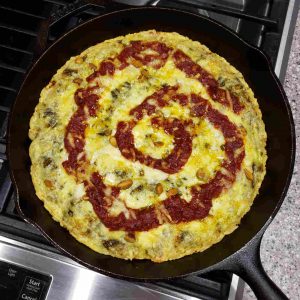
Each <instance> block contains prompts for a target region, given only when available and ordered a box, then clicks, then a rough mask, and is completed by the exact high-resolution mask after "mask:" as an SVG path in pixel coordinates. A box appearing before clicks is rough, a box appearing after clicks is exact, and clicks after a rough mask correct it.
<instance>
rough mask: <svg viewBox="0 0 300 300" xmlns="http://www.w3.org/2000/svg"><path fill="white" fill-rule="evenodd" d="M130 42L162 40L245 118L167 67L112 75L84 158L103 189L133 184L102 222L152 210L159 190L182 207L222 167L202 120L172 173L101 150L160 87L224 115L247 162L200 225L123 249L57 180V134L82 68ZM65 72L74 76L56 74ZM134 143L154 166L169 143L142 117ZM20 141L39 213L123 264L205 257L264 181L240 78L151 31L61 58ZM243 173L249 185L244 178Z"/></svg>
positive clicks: (256, 129) (121, 235)
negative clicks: (239, 133)
mask: <svg viewBox="0 0 300 300" xmlns="http://www.w3.org/2000/svg"><path fill="white" fill-rule="evenodd" d="M133 40H142V41H161V42H164V43H165V44H167V45H168V46H170V47H173V48H175V49H176V48H177V49H180V50H182V51H183V52H184V53H186V54H187V55H189V56H190V57H191V59H192V60H193V61H195V62H197V63H198V64H199V65H200V66H201V67H202V68H204V69H206V70H207V71H208V72H210V73H211V74H212V75H213V77H214V78H215V79H217V80H218V81H219V83H222V85H223V86H224V87H225V88H227V89H229V90H231V91H233V92H235V93H236V94H237V95H238V97H239V99H240V101H241V102H242V103H243V104H244V105H245V109H244V110H243V111H242V112H241V113H240V114H239V115H238V114H235V113H234V112H233V111H231V110H230V108H227V107H224V106H222V105H221V104H220V103H217V102H214V101H212V100H211V99H210V96H209V95H208V93H207V91H206V89H205V88H204V86H203V85H202V84H201V83H200V82H199V81H197V80H195V79H191V78H188V77H187V76H186V74H185V73H183V72H182V71H180V70H179V69H177V68H176V66H175V65H174V62H173V61H172V60H171V59H168V60H167V62H166V64H165V65H164V66H163V67H162V68H160V69H158V70H157V69H154V68H150V67H149V68H147V72H148V76H147V78H146V79H145V78H141V77H140V69H139V68H136V67H134V66H133V65H130V66H128V67H127V68H125V69H124V70H121V71H120V70H118V71H116V72H115V74H114V76H103V77H101V78H100V79H99V80H101V82H100V83H101V84H100V86H101V88H99V94H100V93H101V109H99V111H98V113H97V116H96V117H93V118H92V117H91V118H89V120H88V126H87V128H86V131H85V135H86V145H85V152H86V155H87V158H88V160H89V161H90V163H91V164H92V165H93V166H94V167H95V168H96V169H97V170H98V172H99V173H100V174H101V176H102V177H103V181H104V183H105V184H107V185H111V186H114V185H117V184H118V183H119V182H120V181H122V180H125V179H131V180H132V181H133V184H132V186H131V187H130V188H128V189H124V190H121V193H120V195H119V201H115V202H114V204H113V207H112V208H111V211H110V212H111V214H113V215H118V214H119V213H120V212H126V206H127V207H129V208H135V209H138V208H144V207H147V206H151V205H154V204H155V203H157V202H159V201H163V200H164V199H166V198H167V195H166V191H168V190H169V189H171V188H176V189H177V190H178V191H179V194H180V195H181V196H182V198H184V199H185V200H186V201H190V199H191V194H190V187H191V186H193V185H195V184H199V183H206V182H208V181H209V180H210V179H211V178H213V176H214V175H215V173H216V172H217V171H218V170H219V168H220V165H221V163H222V161H223V160H224V157H225V153H224V150H222V145H224V137H223V135H222V133H221V131H219V130H217V129H216V128H215V127H214V126H213V125H212V124H211V123H210V122H209V121H208V120H207V119H199V118H192V120H193V123H194V124H195V126H194V128H193V130H194V134H195V137H194V138H193V142H192V154H191V156H190V157H189V159H188V161H187V163H186V164H185V165H184V166H183V168H182V169H181V170H180V171H179V172H177V173H175V174H167V173H165V172H163V171H160V170H158V169H153V168H151V167H148V166H146V165H144V164H141V163H140V162H138V161H135V162H133V161H130V160H127V159H126V158H125V157H124V156H122V154H121V152H120V150H119V149H118V147H115V146H113V145H112V144H111V143H110V142H109V138H108V137H109V136H112V135H114V134H115V132H116V127H117V124H118V122H119V121H126V120H129V119H130V118H131V116H130V115H129V112H130V110H131V109H133V108H134V107H136V106H137V105H139V104H140V103H141V102H142V101H143V100H144V99H145V98H146V97H148V96H149V95H151V94H153V93H154V92H155V91H157V90H158V89H159V88H160V87H161V86H163V85H170V86H174V85H178V86H179V92H180V93H184V94H191V93H195V94H199V95H201V96H202V97H203V98H205V99H209V101H210V104H211V105H212V107H214V108H216V109H218V110H219V111H220V112H222V114H225V115H227V116H228V118H229V120H230V121H231V122H233V123H234V124H236V125H237V126H239V127H243V128H244V131H245V132H246V134H245V138H244V144H245V153H246V155H245V158H244V160H243V163H242V168H241V170H240V171H239V172H238V174H237V177H236V181H235V183H234V184H233V185H232V187H231V188H230V189H228V190H226V191H224V192H223V193H221V195H220V196H219V197H218V198H216V199H214V200H213V206H212V208H211V210H210V213H209V215H208V216H207V217H206V218H204V219H202V220H195V221H192V222H186V223H179V224H163V225H161V226H159V227H157V228H154V229H151V230H149V231H144V232H137V233H135V240H134V241H132V240H130V241H129V240H128V238H126V234H127V233H126V232H124V231H122V230H118V231H112V230H109V229H108V228H106V227H105V226H104V224H102V223H101V220H100V219H99V218H98V217H97V215H96V214H95V212H94V210H93V207H92V205H91V204H90V202H89V201H87V200H86V195H85V189H84V186H83V184H82V183H77V182H76V181H75V179H74V178H73V177H71V176H70V175H68V174H67V173H66V171H65V169H64V168H63V167H62V162H63V161H65V160H66V159H67V157H68V155H67V152H66V150H65V148H64V134H65V129H66V126H67V124H68V122H69V120H70V118H71V116H72V114H73V113H74V111H75V110H76V104H75V101H74V93H75V91H76V90H77V89H78V88H79V87H83V88H85V87H86V85H87V83H86V81H85V78H86V77H87V76H89V75H90V74H92V73H93V69H92V68H91V66H92V65H91V64H93V65H95V66H98V65H99V63H100V62H101V61H103V60H104V59H105V58H108V57H112V56H114V55H116V54H118V53H119V52H120V51H121V50H122V48H123V47H124V45H128V44H129V43H130V41H133ZM78 58H82V59H78ZM66 69H71V70H76V71H74V72H65V70H66ZM67 73H68V75H67ZM77 78H79V79H82V81H81V82H80V83H79V84H78V82H79V81H78V80H77V83H76V80H75V79H77ZM160 113H161V114H162V115H163V116H164V117H167V118H170V117H171V118H179V119H181V120H185V119H186V120H188V119H191V116H190V112H189V109H188V107H184V106H182V105H180V104H179V103H177V102H170V103H169V104H168V105H167V106H165V107H163V108H161V110H160ZM133 135H134V143H135V147H136V148H137V149H138V150H139V151H141V152H142V153H144V154H148V155H151V156H152V157H154V158H164V157H166V156H167V155H168V154H169V153H170V152H171V151H172V149H173V147H174V146H173V137H172V136H170V135H169V134H167V133H166V132H164V131H163V130H162V129H161V128H155V127H153V126H151V123H150V117H145V118H143V119H142V120H140V121H139V122H138V124H137V125H136V126H135V127H134V129H133ZM29 136H30V138H31V140H32V143H31V146H30V157H31V161H32V167H31V174H32V179H33V183H34V186H35V189H36V193H37V196H38V197H39V198H40V199H41V200H42V201H43V202H44V205H45V208H46V209H47V210H48V211H49V212H50V213H51V214H52V216H53V218H54V219H55V220H56V221H57V222H60V224H61V226H63V227H65V228H67V229H68V230H69V232H70V233H71V234H72V235H73V236H74V237H75V238H76V239H77V240H79V241H80V242H82V243H84V244H86V245H87V246H89V247H90V248H92V249H93V250H95V251H97V252H99V253H103V254H109V255H112V256H116V257H120V258H124V259H134V258H137V259H145V258H146V259H151V260H153V261H156V262H161V261H165V260H170V259H176V258H180V257H182V256H185V255H188V254H192V253H194V252H198V251H203V250H205V249H207V248H208V247H210V246H211V245H212V244H214V243H216V242H218V241H219V240H221V239H222V238H223V237H224V235H225V234H229V233H231V232H232V231H233V230H234V229H235V228H236V227H237V226H238V224H239V223H240V221H241V218H242V217H243V215H244V214H245V213H246V212H247V211H248V210H249V209H250V206H251V204H252V202H253V201H254V198H255V196H256V195H257V194H258V190H259V187H260V185H261V182H262V180H263V177H264V175H265V162H266V151H265V141H266V133H265V129H264V124H263V121H262V118H261V112H260V110H259V107H258V104H257V101H256V99H255V98H254V95H253V92H252V91H251V90H250V88H249V87H248V85H247V83H246V82H245V81H244V79H243V76H242V74H241V73H239V72H238V71H237V70H236V69H235V68H234V67H233V66H231V65H230V64H229V63H228V62H226V61H225V60H224V59H223V58H221V57H219V56H218V55H216V54H214V53H212V52H210V50H209V49H208V48H206V47H205V46H204V45H201V44H200V43H198V42H195V41H191V40H190V39H188V38H187V37H183V36H181V35H179V34H177V33H163V32H156V31H154V30H150V31H145V32H139V33H136V34H130V35H127V36H125V37H117V38H115V39H113V40H108V41H105V42H102V43H100V44H98V45H95V46H93V47H90V48H88V49H87V50H85V51H84V52H83V53H81V54H78V56H76V57H72V58H70V60H69V61H68V62H66V64H65V65H64V66H62V68H61V69H60V70H58V71H57V73H56V74H55V75H54V76H53V78H52V80H51V82H50V83H49V84H48V85H47V86H46V87H45V88H44V89H43V90H42V92H41V97H40V100H39V104H38V105H37V106H36V109H35V112H34V114H33V116H32V119H31V122H30V131H29ZM157 145H159V146H157ZM198 170H201V174H203V175H202V177H201V178H199V177H197V176H196V173H197V171H198ZM249 171H250V173H251V176H252V178H251V176H250V178H249ZM247 175H248V176H247ZM49 181H50V183H49ZM159 183H160V184H161V185H162V186H163V192H162V193H161V194H159V195H158V194H157V193H156V191H155V187H156V185H157V184H159Z"/></svg>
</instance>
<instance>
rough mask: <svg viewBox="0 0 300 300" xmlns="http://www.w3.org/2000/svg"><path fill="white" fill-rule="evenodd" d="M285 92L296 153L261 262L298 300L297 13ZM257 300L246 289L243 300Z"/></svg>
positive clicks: (299, 109) (299, 115)
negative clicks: (282, 200)
mask: <svg viewBox="0 0 300 300" xmlns="http://www.w3.org/2000/svg"><path fill="white" fill-rule="evenodd" d="M284 89H285V91H286V94H287V96H288V99H289V102H290V105H291V107H292V111H293V116H294V121H295V126H296V138H297V153H296V162H295V169H294V174H293V178H292V182H291V185H290V188H289V191H288V193H287V196H286V198H285V200H284V202H283V205H282V206H281V208H280V210H279V212H278V214H277V215H276V217H275V219H274V220H273V222H272V224H271V225H270V226H269V228H268V229H267V231H266V233H265V234H264V237H263V240H262V247H261V260H262V263H263V266H264V268H265V270H266V272H267V273H268V275H269V276H270V277H271V278H272V280H273V281H274V282H275V283H276V284H277V285H278V286H279V287H280V288H281V289H282V291H283V292H284V293H285V294H286V295H287V296H288V297H289V298H290V299H291V300H294V299H295V300H296V299H297V300H298V299H300V11H299V13H298V19H297V25H296V28H295V33H294V38H293V44H292V48H291V53H290V58H289V63H288V69H287V73H286V77H285V82H284ZM250 299H251V300H252V299H256V298H255V296H254V295H253V293H252V291H250V289H249V287H248V286H247V287H246V289H245V293H244V297H243V300H250Z"/></svg>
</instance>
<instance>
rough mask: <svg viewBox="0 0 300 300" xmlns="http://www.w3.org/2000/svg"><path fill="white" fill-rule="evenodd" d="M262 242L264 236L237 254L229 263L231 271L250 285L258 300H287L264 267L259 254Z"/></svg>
mask: <svg viewBox="0 0 300 300" xmlns="http://www.w3.org/2000/svg"><path fill="white" fill-rule="evenodd" d="M261 240H262V235H261V236H259V237H258V238H256V239H255V240H254V241H252V242H251V243H250V244H248V245H247V246H245V247H244V248H243V249H241V250H240V251H239V252H238V253H236V255H235V256H234V258H233V259H232V261H231V262H229V265H230V267H229V269H230V271H231V272H233V273H236V274H237V275H239V276H240V277H241V278H242V279H243V280H245V281H246V282H247V283H248V284H249V286H250V287H251V289H252V290H253V292H254V294H255V296H256V297H257V299H258V300H286V299H288V297H287V296H286V295H285V294H284V293H283V292H282V291H281V290H280V289H279V287H278V286H277V285H276V284H275V283H274V282H273V281H272V280H271V279H270V277H269V276H268V275H267V273H266V272H265V270H264V268H263V266H262V263H261V259H260V253H259V250H260V244H261ZM225 268H226V267H225Z"/></svg>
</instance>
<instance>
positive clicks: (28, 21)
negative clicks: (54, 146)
mask: <svg viewBox="0 0 300 300" xmlns="http://www.w3.org/2000/svg"><path fill="white" fill-rule="evenodd" d="M118 1H119V2H122V3H127V4H128V3H130V4H131V5H132V4H134V5H145V4H151V5H158V6H165V7H177V8H180V9H185V10H190V11H193V12H197V13H199V14H202V15H205V16H208V17H210V18H213V19H215V20H218V21H220V22H221V23H223V24H225V25H227V26H228V27H230V28H231V29H232V30H234V31H236V32H237V33H238V34H239V35H240V36H242V37H243V38H244V39H246V40H247V41H248V42H250V43H251V44H253V45H256V46H258V47H260V48H261V49H263V50H264V51H265V52H266V53H267V54H268V55H269V57H270V59H271V61H272V63H273V66H274V69H275V72H276V74H277V75H278V77H279V78H280V80H281V81H283V79H284V76H285V71H286V67H287V60H288V56H289V51H290V45H291V40H292V34H293V31H294V27H295V20H296V16H297V12H298V5H299V1H297V0H291V1H287V0H261V1H256V0H206V1H204V0H203V1H200V0H198V1H196V0H174V1H171V0H160V1H158V0H156V1H145V0H132V1H130V0H118ZM73 4H74V0H33V1H30V2H28V1H10V0H1V3H0V15H1V18H0V36H1V39H0V295H1V299H7V300H13V299H27V300H35V299H39V300H43V299H48V300H52V299H54V300H61V299H66V300H69V299H70V300H75V299H79V300H84V299H89V300H92V299H104V300H105V299H109V300H114V299H145V300H146V299H241V298H242V293H243V281H242V280H241V279H239V278H238V277H237V276H236V275H232V274H228V273H224V272H214V273H210V274H205V275H201V276H196V275H194V276H189V277H186V278H184V279H176V280H169V281H162V282H158V283H155V284H154V283H151V284H150V283H133V282H127V281H122V280H117V279H112V278H109V277H107V276H104V275H101V274H98V273H95V272H93V271H90V270H88V269H86V268H84V267H82V266H80V265H78V264H77V263H75V262H74V261H73V260H71V259H69V258H68V257H66V256H64V255H62V254H61V253H60V252H59V251H58V250H57V249H55V248H54V247H53V246H52V245H50V244H49V243H48V241H47V240H46V239H45V238H43V237H42V236H41V234H40V233H39V231H38V230H37V229H36V228H34V227H33V226H32V225H30V224H27V223H25V222H24V221H23V220H22V219H21V218H20V217H19V216H18V214H17V212H16V210H15V205H14V199H15V197H16V196H15V193H14V190H13V187H12V184H11V181H10V178H9V174H8V162H7V158H6V154H5V151H6V138H7V135H6V132H7V121H8V114H9V111H10V108H11V105H12V104H13V102H14V99H15V97H16V93H17V92H18V89H19V87H20V84H21V82H22V80H23V78H24V75H25V73H26V71H27V69H28V68H29V66H30V64H31V62H32V60H33V53H34V49H35V44H36V40H37V35H38V30H39V26H40V22H41V21H42V20H44V19H46V18H48V17H49V16H50V15H51V14H52V13H56V14H57V12H58V13H59V14H64V13H65V12H66V11H67V9H68V8H70V7H71V6H72V5H73ZM78 4H79V1H75V5H78ZM105 12H106V9H105V8H103V7H102V8H93V9H88V10H86V11H84V12H81V13H80V14H77V15H76V16H74V17H68V18H63V19H62V20H61V21H60V22H58V23H57V24H55V26H52V27H51V30H50V32H49V38H48V43H49V44H50V43H51V42H53V41H54V40H55V39H57V38H58V37H59V36H60V35H61V34H63V33H64V32H65V31H67V30H68V29H70V28H72V27H74V26H76V25H77V24H79V23H81V22H84V21H86V20H88V19H89V18H91V17H93V16H95V15H99V14H103V13H105ZM20 126H22V125H21V124H20Z"/></svg>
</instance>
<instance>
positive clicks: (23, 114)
mask: <svg viewBox="0 0 300 300" xmlns="http://www.w3.org/2000/svg"><path fill="white" fill-rule="evenodd" d="M147 29H156V30H162V31H176V32H178V33H180V34H183V35H185V36H188V37H190V38H191V39H192V40H198V41H200V42H201V43H203V44H205V45H207V46H208V47H209V48H210V49H211V50H212V51H213V52H216V53H218V54H219V55H221V56H223V57H225V58H226V59H227V60H228V61H229V62H230V63H231V64H232V65H233V66H235V67H236V68H237V69H238V70H240V71H241V72H242V74H243V75H244V77H245V79H246V81H247V82H248V84H249V85H250V87H251V88H252V90H253V91H254V94H255V95H256V97H257V99H258V101H259V105H260V108H261V111H262V113H263V120H264V122H265V125H266V131H267V135H268V141H267V152H268V161H267V174H266V177H265V179H264V181H263V184H262V187H261V189H260V194H259V195H258V196H257V197H256V199H255V201H254V204H253V206H252V208H251V210H250V211H249V212H248V214H247V215H246V216H245V217H244V218H243V219H242V222H241V224H240V226H239V227H238V229H237V230H235V231H234V232H233V233H232V234H230V235H228V236H226V237H225V238H224V239H223V240H222V241H221V242H219V243H218V244H216V245H214V246H212V247H211V248H209V249H208V250H206V251H204V252H202V253H197V254H193V255H190V256H187V257H184V258H181V259H178V260H174V261H169V262H164V263H160V264H157V263H153V262H150V261H146V260H143V261H139V260H134V261H125V260H122V259H117V258H113V257H110V256H106V255H101V254H98V253H96V252H94V251H92V250H91V249H89V248H88V247H86V246H84V245H83V244H81V243H79V242H77V241H76V240H75V239H74V238H73V237H72V236H71V235H70V234H69V233H68V232H67V231H66V230H65V229H63V228H62V227H61V226H60V225H59V224H58V223H57V222H55V221H53V219H52V218H51V216H50V214H49V213H48V212H47V211H46V210H45V209H44V207H43V204H42V202H41V201H40V200H38V198H37V196H36V195H35V190H34V187H33V184H32V181H31V177H30V164H31V162H30V158H29V155H28V147H29V144H30V140H29V138H28V129H29V120H30V117H31V116H32V114H33V111H34V108H35V106H36V105H37V103H38V100H39V94H40V91H41V90H42V88H43V87H44V86H45V85H46V84H47V83H48V82H49V81H50V78H51V77H52V75H53V74H54V73H55V72H56V70H57V69H59V68H60V67H61V66H62V65H63V64H64V63H65V61H66V60H68V59H69V58H70V57H71V56H73V55H77V54H79V53H80V52H81V51H83V50H84V49H86V48H88V47H89V46H92V45H94V44H96V43H99V42H101V41H104V40H106V39H109V38H113V37H116V36H119V35H123V34H127V33H133V32H138V31H141V30H147ZM8 155H9V162H10V170H11V176H12V179H13V182H14V185H15V188H16V190H17V195H18V197H17V198H18V200H17V203H16V206H17V208H18V211H19V213H20V215H21V216H22V217H23V218H24V219H25V220H26V221H28V222H30V223H31V224H33V225H34V226H36V227H37V228H38V229H39V230H40V231H41V232H42V233H43V235H44V236H45V237H46V238H47V239H48V240H49V241H50V242H52V243H53V244H54V245H55V246H56V247H57V248H59V249H60V250H61V251H62V252H63V253H64V254H66V255H69V256H70V257H71V258H72V259H74V260H75V261H77V262H79V263H81V264H83V265H85V266H86V267H88V268H90V269H92V270H94V271H97V272H100V273H103V274H106V275H109V276H112V277H117V278H123V279H129V280H145V281H146V280H161V279H169V278H173V277H180V276H185V275H188V274H192V273H198V274H199V273H204V272H208V271H212V270H225V271H231V272H234V273H236V274H238V275H240V276H241V277H242V278H243V279H244V280H246V282H248V283H249V284H250V286H251V287H252V289H253V290H254V292H255V294H256V296H257V297H258V298H259V299H287V298H286V296H285V295H284V294H283V293H282V292H281V291H280V290H279V288H278V287H277V286H276V285H275V284H274V283H273V282H272V281H271V279H270V278H268V276H267V275H266V273H265V271H264V270H263V268H262V265H261V261H260V256H259V247H260V243H261V239H262V236H263V233H264V231H265V230H266V228H267V226H268V225H269V224H270V222H271V221H272V219H273V218H274V217H275V215H276V213H277V211H278V210H279V208H280V205H281V204H282V201H283V199H284V196H285V194H286V192H287V189H288V185H289V183H290V180H291V175H292V170H293V165H294V158H295V132H294V123H293V119H292V114H291V110H290V107H289V104H288V100H287V98H286V95H285V93H284V91H283V88H282V86H281V84H280V83H279V81H278V79H277V78H276V76H275V75H274V72H273V69H272V67H271V65H270V62H269V60H268V59H267V57H266V55H265V54H264V53H263V52H261V51H260V50H258V49H257V48H255V47H252V46H250V45H249V44H247V43H246V42H245V41H244V40H242V39H241V38H240V37H239V36H238V35H236V34H235V33H233V32H231V31H230V30H229V29H227V28H226V27H224V26H222V25H220V24H219V23H217V22H215V21H212V20H210V19H208V18H205V17H202V16H198V15H194V14H191V13H187V12H182V11H179V10H175V9H163V8H153V7H143V8H135V9H127V10H121V11H117V12H113V13H109V14H107V15H104V16H100V17H96V18H94V19H92V20H90V21H88V22H86V23H84V24H82V25H80V26H78V27H77V28H75V29H73V30H71V31H70V32H68V33H67V34H65V35H64V36H63V37H61V38H60V39H58V40H57V41H56V42H55V43H54V44H53V45H52V46H51V47H49V48H48V49H47V50H46V51H45V52H44V53H43V55H42V56H41V57H40V58H39V59H38V60H37V62H36V63H35V64H34V66H33V67H32V69H31V70H30V71H29V73H28V75H27V77H26V79H25V81H24V83H23V85H22V87H21V89H20V92H19V94H18V97H17V100H16V102H15V105H14V107H13V110H12V113H11V117H10V126H9V144H8Z"/></svg>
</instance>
